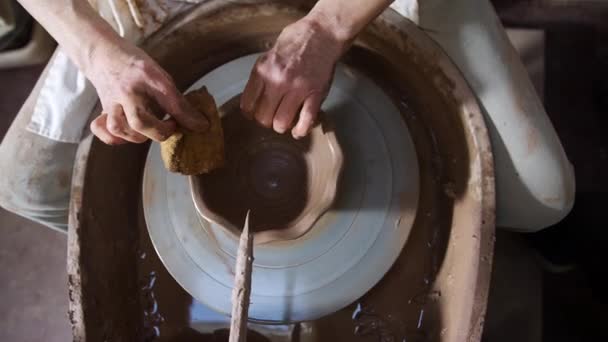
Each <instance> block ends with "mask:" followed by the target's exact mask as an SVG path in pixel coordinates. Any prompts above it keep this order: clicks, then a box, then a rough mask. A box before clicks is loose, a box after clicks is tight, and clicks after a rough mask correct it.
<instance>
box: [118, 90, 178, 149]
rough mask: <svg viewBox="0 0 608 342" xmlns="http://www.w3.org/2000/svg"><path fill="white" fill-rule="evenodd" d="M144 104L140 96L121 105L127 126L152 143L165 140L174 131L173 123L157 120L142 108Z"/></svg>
mask: <svg viewBox="0 0 608 342" xmlns="http://www.w3.org/2000/svg"><path fill="white" fill-rule="evenodd" d="M144 104H145V101H144V100H143V99H142V98H141V97H140V96H138V95H134V96H133V97H132V98H131V101H129V102H128V103H127V104H124V105H123V108H124V111H125V116H126V118H127V122H128V123H129V126H130V127H131V129H133V130H134V131H136V132H138V133H140V134H142V135H144V136H146V137H148V138H150V139H152V140H154V141H165V140H167V138H169V137H170V136H171V134H173V132H174V131H175V128H176V127H175V122H174V121H172V120H165V121H163V120H160V119H158V118H157V117H156V116H154V115H152V114H151V113H150V111H148V109H147V108H146V107H144ZM176 120H177V118H176Z"/></svg>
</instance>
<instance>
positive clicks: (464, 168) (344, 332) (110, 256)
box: [68, 1, 494, 341]
mask: <svg viewBox="0 0 608 342" xmlns="http://www.w3.org/2000/svg"><path fill="white" fill-rule="evenodd" d="M310 6H311V3H310V2H306V1H282V2H280V3H277V2H272V1H246V3H245V2H240V1H232V2H230V3H227V2H225V1H209V2H205V3H204V4H202V5H200V6H198V7H197V8H195V9H194V10H193V11H192V12H190V13H189V14H187V15H185V16H184V17H182V18H180V19H178V20H176V21H175V22H173V23H172V24H171V25H169V26H168V27H167V28H165V29H164V30H163V31H161V32H159V33H158V34H157V35H156V36H154V37H152V38H151V39H150V40H149V41H148V42H147V45H146V46H145V48H146V49H147V51H149V52H150V53H151V55H152V56H153V57H154V58H155V59H157V60H158V61H159V62H160V63H161V64H162V65H163V66H165V67H166V68H167V70H168V71H169V73H170V74H172V75H173V77H174V78H175V80H176V81H177V83H178V84H179V85H180V86H181V87H186V86H189V85H190V84H191V83H192V82H194V81H195V80H197V79H198V78H199V77H200V76H201V75H204V74H205V73H206V72H208V71H210V70H212V69H214V68H216V67H218V66H220V65H222V64H224V63H226V62H228V61H230V60H232V59H234V58H236V57H239V56H242V55H245V54H249V53H253V52H257V51H262V50H264V49H266V48H268V47H269V46H270V45H271V43H272V42H273V40H274V39H275V37H276V35H277V34H278V33H279V32H280V30H281V29H282V27H284V26H285V25H286V24H288V23H290V22H293V21H294V20H296V19H297V18H299V17H301V16H302V15H303V13H305V11H306V9H307V8H310ZM193 46H196V47H197V48H196V49H193V48H192V47H193ZM178 57H179V58H178ZM343 61H344V63H346V64H347V65H349V66H350V67H352V68H354V69H356V70H358V71H360V72H362V73H365V74H367V75H368V76H369V77H370V78H371V79H373V80H374V81H375V82H377V84H378V85H379V86H380V87H381V88H382V89H383V90H384V91H385V92H386V93H387V94H388V95H389V96H390V97H391V98H392V100H393V102H394V103H395V105H397V106H398V108H399V109H400V111H401V113H402V117H403V120H404V122H405V123H406V124H407V127H408V129H409V130H410V133H411V136H412V139H413V141H414V144H415V147H416V152H417V157H418V164H419V167H420V198H419V204H418V208H417V213H416V219H415V222H414V225H413V227H412V230H411V233H410V236H409V239H408V241H407V243H406V245H405V247H404V248H403V250H402V252H401V255H400V256H399V258H398V260H397V261H396V262H395V264H394V265H393V267H392V268H391V270H390V271H389V272H388V273H387V274H386V275H385V277H384V278H383V279H382V280H381V281H380V283H378V284H377V285H376V286H375V287H374V288H373V289H371V290H370V291H369V292H368V293H367V294H365V295H364V296H363V297H362V298H361V299H360V300H359V301H357V302H355V303H353V304H352V305H351V306H349V307H347V308H345V309H343V310H340V311H338V312H336V313H334V314H331V315H328V316H326V317H323V318H321V319H319V320H317V321H314V322H309V323H307V324H310V325H309V326H310V330H309V331H307V333H309V334H312V335H311V336H312V337H311V340H316V341H403V340H407V341H422V340H424V341H464V340H468V341H479V340H480V337H481V331H482V327H483V318H484V313H485V305H486V300H487V289H488V281H489V275H490V269H491V264H490V261H491V256H492V247H493V236H494V235H493V232H494V180H493V164H492V155H491V151H490V146H489V140H488V137H487V132H486V129H485V126H484V123H483V118H482V116H481V112H480V110H479V107H478V106H477V103H476V101H475V98H474V96H473V95H472V93H471V92H470V90H469V88H468V86H467V85H466V82H464V80H463V79H462V77H461V76H460V74H459V73H458V71H457V70H456V69H455V67H454V66H453V65H452V64H451V62H450V61H449V59H448V58H447V57H446V56H445V55H444V54H443V53H442V52H441V51H440V49H439V48H438V47H437V46H436V45H435V44H434V43H433V42H432V41H431V40H430V39H429V38H428V37H427V36H426V35H424V33H422V32H421V31H420V30H418V29H417V28H416V27H415V26H414V25H413V24H412V23H410V22H408V21H406V20H404V19H403V18H401V17H399V16H398V15H397V14H395V13H393V12H391V11H388V12H386V13H384V14H383V15H382V16H381V17H380V18H379V19H378V20H377V21H376V22H375V23H374V24H373V25H371V26H370V27H369V28H368V29H367V30H366V31H365V32H364V33H363V34H362V35H361V36H360V37H359V38H358V40H357V41H356V42H355V45H354V47H353V48H352V49H351V50H350V51H349V53H348V54H347V55H346V56H345V58H344V59H343ZM146 152H147V149H146V147H145V146H123V147H120V148H110V147H108V146H105V145H103V144H102V143H100V142H99V141H91V140H90V139H89V140H88V141H85V143H83V145H82V146H81V148H80V151H79V154H78V156H79V157H78V164H77V167H76V170H75V174H74V178H75V181H74V182H75V183H74V184H75V185H74V187H73V196H72V206H71V216H70V231H69V253H70V260H69V267H68V271H69V275H70V279H72V280H71V282H70V284H71V285H70V312H71V317H72V324H73V327H74V334H75V340H77V341H84V340H87V341H105V340H128V341H141V340H147V339H152V340H153V339H157V340H160V341H169V340H171V341H174V340H180V341H187V340H188V338H190V339H192V340H194V339H196V340H197V341H214V340H215V337H213V336H211V335H209V334H205V335H201V334H200V333H196V331H193V329H192V328H190V327H189V325H190V315H189V310H190V309H189V308H190V307H191V306H192V305H193V302H192V298H191V297H190V296H188V295H187V294H186V293H185V292H184V290H183V289H182V288H181V287H180V286H179V285H178V284H177V283H176V282H175V280H174V279H173V278H172V277H171V276H170V275H169V274H168V272H167V271H166V269H165V268H164V266H163V265H162V263H161V262H160V261H159V259H158V257H157V255H156V253H155V252H154V250H153V248H152V247H151V244H150V242H149V238H148V236H147V231H146V227H145V222H144V219H143V214H142V210H141V207H142V206H145V205H146V201H147V199H146V198H140V196H141V195H140V194H141V171H142V169H143V163H144V157H145V154H146ZM110 168H111V170H112V172H109V170H110ZM108 198H112V199H113V200H112V201H108V200H107V199H108ZM403 206H407V203H403ZM134 213H139V215H135V214H134ZM395 226H396V227H398V226H399V222H398V220H397V221H396V222H395ZM136 246H138V247H139V248H137V247H136ZM142 255H145V257H144V258H141V256H142ZM136 274H137V275H138V276H137V277H136V276H135V275H136ZM152 278H154V282H153V286H149V284H150V283H151V279H152ZM149 288H153V289H154V290H153V291H150V289H149ZM150 298H152V299H153V301H152V300H150ZM150 303H152V304H150ZM100 322H103V323H100ZM303 330H305V329H302V332H303ZM293 340H298V339H293Z"/></svg>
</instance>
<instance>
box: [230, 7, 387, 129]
mask: <svg viewBox="0 0 608 342" xmlns="http://www.w3.org/2000/svg"><path fill="white" fill-rule="evenodd" d="M390 3H391V1H389V0H321V1H319V2H317V4H316V5H315V7H314V8H313V9H312V10H311V11H310V13H309V14H308V15H307V16H306V17H304V18H302V19H301V20H299V21H297V22H295V23H293V24H291V25H289V26H287V27H286V28H285V29H284V30H283V32H281V34H280V35H279V37H278V38H277V41H276V43H275V45H274V46H273V47H272V49H270V51H268V52H267V53H266V54H264V55H263V56H261V57H260V58H259V59H258V61H257V62H256V64H255V66H254V68H253V70H252V72H251V76H250V77H249V81H248V82H247V86H246V87H245V91H244V92H243V96H242V97H241V109H242V110H243V112H244V113H245V114H246V115H247V116H249V117H250V118H255V120H256V121H258V122H259V123H260V124H262V125H263V126H265V127H269V128H270V127H272V128H274V130H275V131H277V132H279V133H284V132H286V131H287V130H288V129H290V128H292V127H293V129H292V130H291V134H292V135H293V136H294V137H295V138H300V137H303V136H305V135H306V134H307V133H308V131H309V130H310V128H311V127H312V126H313V124H314V122H315V119H316V117H317V114H318V112H319V109H320V107H321V104H322V102H323V100H324V99H325V97H326V96H327V93H328V92H329V88H330V86H331V81H332V78H333V74H334V69H335V66H336V63H337V61H338V60H339V59H340V57H341V56H342V54H343V53H344V52H345V51H346V50H347V49H348V47H349V46H350V44H351V42H352V40H353V39H354V37H355V36H356V35H357V34H358V33H359V32H360V31H361V30H362V29H363V28H364V27H365V25H367V24H368V23H369V22H370V21H371V20H372V19H373V18H375V17H376V16H377V15H378V14H379V13H380V12H381V11H382V10H384V9H385V8H386V7H387V6H388V5H389V4H390Z"/></svg>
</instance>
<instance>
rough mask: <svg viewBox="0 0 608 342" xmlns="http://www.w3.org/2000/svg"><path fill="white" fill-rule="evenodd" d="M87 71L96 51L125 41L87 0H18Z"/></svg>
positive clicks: (75, 61)
mask: <svg viewBox="0 0 608 342" xmlns="http://www.w3.org/2000/svg"><path fill="white" fill-rule="evenodd" d="M18 1H19V2H20V3H21V5H22V6H23V7H24V8H25V9H26V10H27V11H28V12H29V13H30V14H31V15H32V16H33V17H34V18H35V19H36V20H37V21H38V22H39V23H40V24H41V25H42V26H43V27H44V28H45V29H46V30H47V31H48V32H49V33H50V34H51V36H53V38H55V40H56V41H57V43H58V44H59V45H60V46H61V47H62V48H63V50H64V51H65V52H66V54H67V55H68V56H69V57H70V59H71V60H72V61H73V62H74V63H75V64H76V65H77V66H78V68H79V69H80V70H82V71H83V72H84V73H85V74H87V71H88V70H90V69H91V64H92V60H93V56H94V55H95V51H98V50H100V49H113V48H117V46H119V45H121V44H122V43H123V41H122V38H120V37H119V36H118V34H116V32H115V31H114V30H113V29H112V27H111V26H110V25H109V24H108V23H106V22H105V21H104V20H103V19H102V18H101V17H100V16H99V15H98V14H97V12H96V11H95V10H94V9H93V8H92V7H91V5H90V4H89V2H88V1H87V0H18Z"/></svg>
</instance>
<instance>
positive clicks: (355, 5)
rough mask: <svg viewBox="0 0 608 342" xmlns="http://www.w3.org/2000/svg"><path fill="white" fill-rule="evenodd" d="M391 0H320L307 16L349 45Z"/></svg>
mask: <svg viewBox="0 0 608 342" xmlns="http://www.w3.org/2000/svg"><path fill="white" fill-rule="evenodd" d="M392 2H393V0H320V1H319V2H317V4H316V5H315V6H314V8H313V9H312V10H311V11H310V13H309V17H310V18H312V19H313V20H315V21H317V22H319V23H320V24H321V25H323V26H325V27H326V28H327V29H328V30H329V31H331V32H332V34H333V35H334V36H335V38H336V39H337V40H339V41H340V42H343V43H345V44H346V45H349V43H350V42H351V41H352V40H354V38H355V37H356V36H357V35H358V34H359V33H360V32H361V31H362V30H363V29H364V28H365V27H366V26H367V25H368V24H369V23H370V22H371V21H372V20H374V19H375V18H376V17H377V16H378V15H380V13H382V11H384V10H385V9H386V8H387V7H388V6H389V5H390V4H391V3H392Z"/></svg>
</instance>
